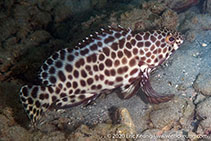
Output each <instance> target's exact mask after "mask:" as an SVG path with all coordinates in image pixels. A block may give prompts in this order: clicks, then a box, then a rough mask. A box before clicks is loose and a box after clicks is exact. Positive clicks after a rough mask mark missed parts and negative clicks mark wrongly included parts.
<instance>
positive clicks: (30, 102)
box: [20, 85, 54, 123]
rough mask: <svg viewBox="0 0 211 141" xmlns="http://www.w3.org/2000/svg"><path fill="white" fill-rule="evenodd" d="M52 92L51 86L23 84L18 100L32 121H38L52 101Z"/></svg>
mask: <svg viewBox="0 0 211 141" xmlns="http://www.w3.org/2000/svg"><path fill="white" fill-rule="evenodd" d="M53 92H54V87H53V86H39V85H32V86H29V85H25V86H23V87H22V88H21V90H20V101H21V103H22V104H23V106H24V109H25V111H26V113H27V115H28V117H29V119H31V120H32V123H35V122H36V121H38V120H39V119H40V118H41V116H42V114H43V113H45V111H46V110H47V109H48V108H49V107H50V105H51V104H52V103H53V97H52V93H53Z"/></svg>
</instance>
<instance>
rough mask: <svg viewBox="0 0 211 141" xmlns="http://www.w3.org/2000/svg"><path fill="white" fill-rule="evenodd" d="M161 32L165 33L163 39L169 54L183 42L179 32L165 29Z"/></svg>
mask: <svg viewBox="0 0 211 141" xmlns="http://www.w3.org/2000/svg"><path fill="white" fill-rule="evenodd" d="M163 32H165V33H166V34H164V35H165V36H164V39H165V42H166V44H167V47H168V48H169V49H168V50H169V51H170V52H174V51H175V50H177V49H178V48H179V47H180V46H181V44H182V43H183V42H184V38H183V36H182V34H181V33H180V32H177V31H172V30H168V29H165V30H164V31H163Z"/></svg>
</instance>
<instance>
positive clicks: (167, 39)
mask: <svg viewBox="0 0 211 141" xmlns="http://www.w3.org/2000/svg"><path fill="white" fill-rule="evenodd" d="M174 41H175V38H174V37H173V36H171V35H169V36H167V37H166V42H168V43H170V44H172V43H174Z"/></svg>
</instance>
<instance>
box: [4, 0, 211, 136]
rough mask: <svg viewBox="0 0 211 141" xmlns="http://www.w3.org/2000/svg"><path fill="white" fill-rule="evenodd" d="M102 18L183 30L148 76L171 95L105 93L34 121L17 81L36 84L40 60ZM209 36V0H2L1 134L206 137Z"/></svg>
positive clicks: (210, 117) (209, 129) (210, 125)
mask: <svg viewBox="0 0 211 141" xmlns="http://www.w3.org/2000/svg"><path fill="white" fill-rule="evenodd" d="M108 25H111V26H117V25H121V26H123V27H125V28H131V29H133V30H139V31H142V30H143V31H145V30H151V29H158V28H162V27H164V26H165V27H167V28H170V29H174V30H179V31H180V32H182V33H183V34H184V36H185V38H186V40H185V43H184V44H183V45H182V46H181V48H180V49H179V50H178V51H177V52H176V53H175V54H174V55H173V56H172V57H171V58H170V59H169V60H168V61H167V62H166V63H165V64H164V65H162V66H161V67H159V68H158V70H156V71H155V72H154V73H153V75H152V77H151V82H152V85H153V87H154V88H155V89H156V90H157V91H159V92H163V93H174V94H175V95H176V97H175V98H174V99H173V100H171V101H170V102H167V103H163V104H159V105H148V104H146V103H144V102H143V101H142V98H140V97H141V92H139V93H138V94H137V95H136V96H134V97H132V98H131V99H129V100H121V99H119V98H118V97H117V96H116V94H110V95H108V96H106V97H99V98H98V99H97V100H96V101H95V103H94V104H92V105H89V106H88V107H82V106H78V107H74V108H71V109H66V110H60V111H57V112H55V111H49V113H48V115H47V116H46V117H44V119H43V120H44V122H43V124H40V125H38V126H37V127H32V126H31V124H30V121H29V119H28V118H27V116H26V113H25V112H24V110H23V107H22V105H21V103H20V102H19V96H18V95H19V89H20V87H21V86H22V85H24V84H37V83H38V78H37V75H38V72H39V67H40V66H41V65H42V63H43V62H44V61H45V59H47V58H48V56H50V55H51V54H52V53H53V52H55V51H57V50H59V49H62V48H66V47H68V48H73V47H74V46H75V45H77V43H78V42H79V41H80V40H82V39H84V38H85V37H86V36H88V35H89V34H90V33H92V32H95V31H97V30H99V28H100V27H106V26H108ZM210 39H211V2H210V0H201V1H199V0H155V1H153V0H148V1H144V0H132V1H131V0H83V1H76V0H33V1H27V0H2V1H0V140H68V139H69V140H102V139H103V140H111V139H112V138H118V139H120V140H135V139H140V140H153V139H155V138H156V140H186V139H191V140H194V139H195V140H199V139H201V138H203V139H204V140H205V139H207V140H210V139H211V110H210V109H211V98H210V96H211V61H210V58H211V40H210ZM124 135H137V137H136V138H134V137H132V136H127V137H126V136H124ZM169 135H171V136H170V137H169Z"/></svg>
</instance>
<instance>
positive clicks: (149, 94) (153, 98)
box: [140, 77, 174, 104]
mask: <svg viewBox="0 0 211 141" xmlns="http://www.w3.org/2000/svg"><path fill="white" fill-rule="evenodd" d="M140 85H141V88H142V91H143V92H144V93H145V96H146V98H147V100H148V102H149V103H151V104H159V103H163V102H168V101H169V100H171V99H172V98H173V97H174V94H168V95H162V94H160V93H157V92H156V91H155V90H154V89H153V88H152V86H151V84H150V81H149V78H147V77H143V78H142V80H141V82H140Z"/></svg>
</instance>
